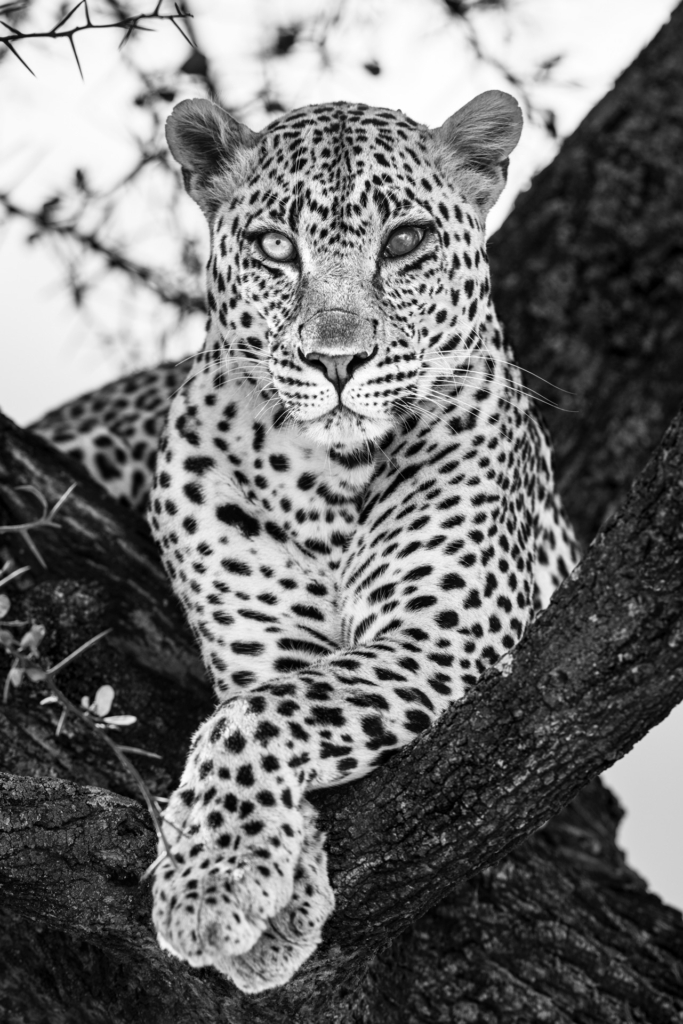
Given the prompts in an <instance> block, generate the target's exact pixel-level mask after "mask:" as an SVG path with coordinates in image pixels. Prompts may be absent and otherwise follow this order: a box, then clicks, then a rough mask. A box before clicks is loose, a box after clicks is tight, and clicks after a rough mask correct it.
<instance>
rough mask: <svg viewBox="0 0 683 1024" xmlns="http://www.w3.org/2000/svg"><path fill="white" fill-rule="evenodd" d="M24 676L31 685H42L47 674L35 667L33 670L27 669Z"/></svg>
mask: <svg viewBox="0 0 683 1024" xmlns="http://www.w3.org/2000/svg"><path fill="white" fill-rule="evenodd" d="M26 675H27V676H28V677H29V679H30V680H31V682H32V683H42V682H43V680H44V679H47V672H46V671H45V669H44V668H39V667H38V666H37V665H36V666H35V667H33V668H27V669H26ZM55 699H56V698H55Z"/></svg>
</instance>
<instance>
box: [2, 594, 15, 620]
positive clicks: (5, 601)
mask: <svg viewBox="0 0 683 1024" xmlns="http://www.w3.org/2000/svg"><path fill="white" fill-rule="evenodd" d="M11 607H12V602H11V601H10V599H9V597H8V596H7V594H0V619H4V617H5V616H6V615H7V612H8V611H9V610H10V608H11Z"/></svg>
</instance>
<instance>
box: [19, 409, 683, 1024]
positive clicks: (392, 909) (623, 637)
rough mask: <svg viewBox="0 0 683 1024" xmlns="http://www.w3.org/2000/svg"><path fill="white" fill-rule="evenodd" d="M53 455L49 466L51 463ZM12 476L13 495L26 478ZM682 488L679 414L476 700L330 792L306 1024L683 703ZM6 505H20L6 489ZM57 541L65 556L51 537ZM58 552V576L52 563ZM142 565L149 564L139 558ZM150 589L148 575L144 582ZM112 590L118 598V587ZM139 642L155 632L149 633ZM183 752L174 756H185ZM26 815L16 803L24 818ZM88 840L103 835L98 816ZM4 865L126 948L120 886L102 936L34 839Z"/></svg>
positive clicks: (42, 904) (22, 887)
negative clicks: (324, 879)
mask: <svg viewBox="0 0 683 1024" xmlns="http://www.w3.org/2000/svg"><path fill="white" fill-rule="evenodd" d="M33 444H36V445H39V442H37V441H35V440H34V439H32V438H31V437H30V435H27V434H24V433H23V432H19V431H11V430H10V429H6V430H5V431H3V433H2V437H1V438H0V465H3V466H4V465H6V464H7V459H8V452H9V453H12V452H13V451H14V450H15V449H16V446H17V445H19V446H20V447H23V450H24V452H26V450H27V448H31V446H32V445H33ZM10 457H12V456H10ZM43 457H54V456H52V453H50V452H49V450H48V451H47V452H46V453H45V455H44V456H43ZM13 461H14V468H15V470H16V467H17V465H18V464H20V463H21V462H22V461H23V462H24V463H26V457H25V455H24V458H23V460H22V459H21V458H19V459H17V457H16V456H14V457H13ZM37 462H40V458H36V457H35V456H34V458H33V460H32V464H33V469H34V471H35V465H36V463H37ZM43 470H44V471H46V467H43ZM13 478H14V480H15V482H16V480H17V478H16V473H13ZM5 479H6V477H5ZM682 480H683V414H681V415H679V416H678V417H677V418H676V420H675V422H674V423H673V424H672V426H671V428H670V430H669V431H668V432H667V434H666V436H665V438H664V440H663V442H662V444H661V445H660V447H659V449H658V450H657V452H656V454H655V455H654V456H653V459H652V460H651V462H650V463H649V464H648V466H647V468H646V470H645V471H644V473H643V474H642V475H641V477H640V478H639V479H638V480H637V481H636V484H635V485H634V487H633V489H632V492H631V495H630V497H629V499H628V501H627V502H626V504H625V506H624V508H623V510H622V511H621V512H620V514H619V515H618V517H617V518H616V519H615V520H613V521H611V522H610V523H609V524H608V526H607V527H606V529H605V531H604V532H603V533H602V534H601V535H600V537H599V539H598V540H597V541H596V543H595V544H594V545H593V547H592V548H591V550H590V552H589V553H588V555H587V557H586V559H585V561H584V562H583V563H582V566H581V567H580V569H579V570H578V572H577V573H575V575H574V577H573V578H572V580H571V581H570V582H569V583H568V584H566V585H565V586H564V587H563V588H562V590H561V591H560V592H559V594H558V595H557V597H556V599H555V600H554V601H553V604H552V605H551V608H550V609H549V611H548V612H546V613H545V614H544V615H543V616H542V617H541V619H540V620H539V621H538V622H537V623H536V624H535V625H534V626H533V627H532V628H531V629H530V630H529V632H528V633H527V635H526V636H525V638H524V640H523V641H522V642H521V644H520V645H519V646H518V647H517V648H516V649H515V651H514V652H513V655H511V656H510V657H509V658H508V659H507V660H506V663H505V664H504V665H502V666H499V667H498V668H497V669H494V670H491V671H490V672H488V673H487V674H486V676H485V677H484V678H483V679H482V680H481V682H480V683H479V684H478V685H477V687H476V690H475V692H473V693H472V694H471V695H470V696H469V697H468V698H467V699H466V700H465V701H463V702H461V703H460V704H457V705H455V706H454V707H453V709H452V710H451V711H450V712H449V713H448V714H447V715H445V716H444V717H443V718H442V719H441V720H440V721H439V722H438V723H437V724H436V725H435V726H434V728H433V729H431V730H430V731H429V732H428V733H425V734H423V735H422V736H421V737H420V738H418V740H417V741H416V742H415V743H414V744H412V745H411V746H410V747H409V748H407V749H406V750H404V751H402V752H401V753H400V754H398V755H397V756H396V757H395V758H394V759H393V761H392V763H391V765H389V766H387V767H385V768H383V769H381V770H379V771H377V772H375V773H374V774H373V775H371V776H370V777H369V778H368V779H366V780H363V781H362V782H361V783H359V784H357V785H352V786H347V787H344V788H343V789H342V790H340V791H338V792H336V793H335V792H332V793H326V794H321V795H320V796H319V797H318V799H317V802H318V803H319V805H320V807H321V809H322V817H323V825H324V827H325V828H326V829H327V830H328V834H329V844H328V845H329V851H330V860H331V866H332V869H333V880H334V884H335V888H336V891H337V894H338V911H337V913H336V915H335V918H334V920H333V922H332V924H331V926H330V928H329V929H328V931H327V941H326V943H325V946H324V948H323V949H322V950H321V951H320V952H319V954H318V956H317V957H316V958H314V960H313V961H312V962H310V963H309V964H307V965H305V966H304V968H303V969H302V970H301V972H300V973H299V975H297V977H296V978H295V979H294V981H293V982H292V983H290V985H289V986H288V988H287V995H286V998H287V1000H288V1001H289V1003H290V1005H291V1010H292V1012H293V1013H294V1012H296V1013H301V1012H303V1011H302V1007H303V1006H304V1005H305V1006H307V1007H310V1006H313V1005H314V1004H315V1005H316V1006H317V1007H318V1011H317V1012H319V1011H320V1002H319V1000H318V999H317V997H316V993H318V995H319V994H320V993H321V991H323V989H321V986H324V991H325V992H327V993H328V994H329V992H330V990H331V989H338V988H339V986H341V985H345V986H349V985H350V987H351V988H352V989H355V990H356V991H360V990H361V989H362V979H363V977H364V975H365V974H366V971H367V967H368V964H369V962H371V958H372V955H373V954H374V953H376V951H377V950H378V949H379V948H381V947H383V946H385V945H386V944H387V943H388V942H389V941H390V940H391V939H393V938H395V937H397V936H398V935H399V934H400V933H401V932H402V931H403V930H404V929H405V928H406V926H407V925H408V924H409V923H410V922H411V921H415V920H416V919H417V918H418V917H419V916H420V915H422V914H424V913H425V912H426V911H427V910H428V909H429V908H430V907H433V906H434V905H435V904H436V903H437V902H438V901H439V900H440V899H441V898H442V897H443V896H445V895H446V894H447V893H448V892H449V891H450V890H451V889H452V888H453V887H454V886H455V885H457V884H458V883H460V882H462V881H464V880H465V879H467V878H470V877H472V876H474V875H475V874H477V873H479V872H480V871H481V870H482V868H485V867H486V866H488V865H491V864H494V863H495V862H496V861H498V860H499V859H500V858H501V857H503V856H504V855H505V854H507V853H508V852H509V851H510V850H511V849H513V848H514V847H515V846H517V845H518V844H519V843H520V842H522V840H523V839H524V838H525V837H527V836H529V835H530V834H531V833H532V832H534V831H535V830H537V829H538V828H539V827H540V826H541V825H542V824H543V823H544V822H545V821H546V820H547V819H548V818H549V817H550V816H551V815H552V814H554V813H555V812H556V811H557V810H558V809H559V808H560V807H561V806H562V805H563V804H565V803H566V802H567V801H568V800H570V799H571V797H572V796H573V795H574V794H575V793H576V792H578V790H579V789H580V788H581V787H582V786H583V785H584V784H585V783H586V782H587V781H588V780H589V779H590V778H591V777H592V776H593V775H595V774H596V773H597V772H599V771H601V770H602V769H603V768H605V767H607V765H609V764H611V763H613V761H615V760H616V759H617V758H618V757H619V756H621V754H623V753H624V752H625V751H626V750H627V749H629V748H630V746H632V745H633V743H635V742H636V741H637V740H638V739H640V738H641V737H642V736H643V735H644V734H645V733H646V732H647V731H648V729H649V728H651V727H652V726H653V725H654V724H656V723H657V722H658V721H660V720H661V719H662V718H663V717H664V716H665V715H666V714H667V713H668V711H669V710H671V708H672V707H673V706H674V705H675V704H676V703H677V702H678V701H679V700H680V699H681V698H683V629H682V627H681V619H682V617H683V572H681V569H682V568H683V535H681V531H680V508H681V504H682V501H683V494H682V493H681V491H682V485H681V481H682ZM93 486H94V485H93ZM59 488H61V489H63V481H62V482H60V484H59ZM13 493H16V492H13ZM19 493H20V500H21V501H22V502H23V501H25V500H26V499H25V497H24V495H23V493H22V492H19ZM0 497H1V498H2V499H3V502H6V501H7V488H6V485H5V484H3V482H2V480H1V479H0ZM89 497H90V496H89ZM81 502H82V504H81V509H80V514H81V515H86V514H87V515H88V516H89V518H90V521H91V522H92V520H93V516H101V513H100V512H99V511H97V502H93V505H94V508H93V509H91V510H90V511H89V512H86V508H87V504H89V503H86V502H84V501H83V500H82V499H81ZM75 521H76V510H74V512H72V517H71V518H70V520H69V521H68V522H64V524H63V530H62V531H61V534H60V537H59V541H60V543H61V544H64V543H65V535H68V533H69V532H70V531H71V530H73V529H74V523H75ZM47 539H48V534H46V540H47ZM49 539H50V540H51V542H52V543H54V542H53V541H52V531H51V532H50V535H49ZM66 543H67V544H69V543H70V542H69V541H68V540H67V541H66ZM130 554H134V551H131V552H130ZM46 556H47V557H46V560H47V561H48V565H50V564H51V562H50V559H51V556H50V555H49V553H47V552H46ZM91 558H92V553H91ZM136 562H137V563H138V565H140V559H139V558H136ZM121 568H122V569H123V567H121ZM76 571H78V570H76ZM157 571H158V570H157ZM141 584H142V585H143V586H144V580H143V578H142V577H141V574H140V571H139V570H138V573H137V578H136V586H137V587H139V586H140V585H141ZM18 585H19V580H18V581H17V586H18ZM117 585H123V581H122V579H121V578H119V579H118V580H117ZM28 593H31V591H28ZM140 642H142V643H144V631H143V635H142V637H137V638H136V644H137V643H140ZM95 651H96V649H94V650H93V653H92V656H93V657H95ZM143 660H145V659H144V658H143ZM73 664H74V665H77V664H78V662H74V663H73ZM98 681H99V680H98ZM174 754H175V757H176V758H178V751H177V748H174ZM41 784H42V783H40V784H39V783H31V784H30V786H33V787H36V786H37V787H39V785H41ZM22 785H29V784H28V783H26V782H25V781H24V782H23V783H22ZM50 785H53V784H52V783H51V784H50ZM10 791H11V792H16V790H11V789H10ZM4 792H5V793H7V790H5V791H4ZM20 792H21V790H20ZM27 792H29V801H30V803H31V804H32V806H35V799H36V798H35V795H34V794H35V792H36V790H35V789H34V790H33V791H31V790H30V787H29V790H28V791H27ZM15 799H16V798H15ZM108 799H109V798H108V796H107V794H99V795H98V800H100V801H104V802H105V804H106V802H107V800H108ZM111 799H112V800H114V801H115V802H116V799H117V798H114V797H112V798H111ZM49 803H50V801H46V804H49ZM98 806H100V807H101V806H103V805H101V804H100V805H98ZM119 807H120V805H119V804H116V806H115V811H116V813H120V811H119V810H116V808H119ZM10 809H11V808H10V807H7V806H5V810H6V811H7V810H10ZM16 814H17V806H16V803H15V805H14V808H13V814H12V817H13V818H14V817H16ZM114 820H116V819H114ZM64 827H65V829H66V830H67V831H68V832H69V834H70V835H71V837H72V840H71V845H74V843H73V837H74V836H78V835H79V829H80V827H79V824H78V822H77V821H76V822H74V821H73V820H71V819H69V821H68V823H67V824H66V825H65V826H64ZM83 827H84V828H86V829H88V828H90V827H91V826H90V824H88V818H86V825H84V826H83ZM98 827H99V826H98ZM111 827H114V830H115V828H116V827H117V826H110V828H111ZM150 836H151V826H150ZM76 845H77V844H76ZM82 850H83V858H84V860H83V861H82V862H79V869H78V870H79V872H81V871H83V870H84V869H86V868H87V865H90V867H89V869H88V870H89V871H90V872H91V873H93V872H94V874H95V875H97V873H98V871H99V868H98V866H97V864H95V866H93V864H92V863H91V860H90V858H89V852H88V851H89V846H88V844H87V842H86V843H85V845H84V846H83V847H82ZM146 850H147V848H146V847H145V846H144V843H143V845H141V846H136V847H135V849H134V850H132V851H131V854H130V862H131V867H132V866H133V865H135V866H136V869H137V867H138V866H141V864H142V863H144V860H145V853H146ZM150 852H151V851H150ZM2 864H3V873H4V875H5V880H6V884H7V886H8V898H9V899H10V900H12V899H14V896H13V895H12V894H13V893H15V892H17V891H19V893H20V898H21V901H22V906H23V907H24V908H28V909H29V910H30V913H31V914H32V915H33V914H35V915H40V916H41V917H43V918H45V917H47V918H48V919H50V918H51V919H53V920H57V919H58V920H60V921H61V922H62V927H69V926H70V925H71V924H72V923H73V924H74V926H76V922H77V923H78V928H79V929H80V930H86V931H88V930H89V932H90V933H91V935H92V937H93V938H94V939H95V940H97V941H102V940H101V935H102V932H103V930H104V931H106V930H109V932H110V933H115V934H116V936H117V940H118V939H125V935H126V934H127V924H126V913H127V912H126V910H125V905H126V901H127V900H128V898H129V894H127V893H126V894H122V893H121V892H120V891H119V890H118V889H116V886H115V893H114V894H113V895H111V894H110V895H108V896H107V899H106V900H104V899H103V900H102V901H101V902H105V904H106V906H111V908H112V915H111V920H110V921H109V923H108V924H106V925H105V924H103V921H102V917H101V913H100V911H99V910H98V912H97V913H96V914H94V915H93V914H92V913H91V912H90V911H89V910H88V907H87V906H85V907H84V906H82V905H77V904H75V903H73V904H72V903H69V905H68V906H66V907H65V906H64V905H63V902H62V900H61V899H58V905H57V906H56V907H55V906H54V888H55V887H54V886H53V885H51V884H50V883H49V882H48V884H47V885H45V886H44V885H43V884H42V882H41V881H40V878H41V873H40V872H39V871H36V863H35V861H34V860H32V859H29V866H28V870H27V860H26V852H25V849H24V848H23V846H22V845H21V844H20V845H19V849H18V853H16V854H15V853H13V848H10V849H9V850H8V851H7V852H5V854H4V856H3V858H2ZM98 884H99V885H101V884H102V881H101V876H100V881H99V882H98ZM28 888H30V889H31V890H32V894H33V895H32V897H31V899H29V897H28V896H27V894H26V893H27V889H28ZM58 888H59V887H58ZM124 897H125V898H124ZM96 905H97V904H96ZM138 905H139V904H136V906H138ZM128 913H130V911H128ZM136 913H137V911H136ZM53 914H54V917H52V915H53ZM136 920H137V918H136ZM131 924H132V921H131ZM150 955H151V954H150ZM156 957H157V953H156V952H155V953H154V958H156ZM155 962H156V960H155ZM210 977H211V978H212V979H214V980H215V976H213V975H210ZM216 984H217V985H218V989H216V990H214V988H213V985H214V981H213V980H212V981H211V988H210V991H212V992H213V991H221V992H223V991H224V989H223V986H224V983H223V982H222V981H216ZM207 991H208V990H207ZM314 997H315V998H314ZM284 998H285V996H284V994H283V993H282V992H278V993H277V995H276V996H275V995H274V996H272V997H271V996H264V997H263V999H262V1000H260V1001H259V1006H260V1007H261V1010H262V1012H263V1014H264V1015H265V1016H263V1018H262V1019H263V1020H264V1021H265V1020H271V1019H272V1020H276V1019H278V1017H276V1016H273V1014H274V1013H275V1009H274V1008H275V1006H276V1005H277V1006H278V1007H279V1010H278V1013H281V1010H282V1005H283V999H284ZM238 1003H239V1004H240V1005H241V998H240V1000H238ZM249 1005H250V1006H252V1004H249ZM251 1012H252V1016H251V1017H250V1018H249V1019H250V1020H257V1019H259V1018H257V1017H255V1016H254V1015H253V1006H252V1011H251ZM307 1012H308V1011H307ZM269 1015H270V1016H269ZM234 1019H235V1020H239V1019H240V1018H239V1017H235V1018H234ZM245 1019H246V1018H245ZM301 1019H302V1020H303V1019H306V1018H305V1017H301ZM318 1019H320V1018H318Z"/></svg>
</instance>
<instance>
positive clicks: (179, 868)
mask: <svg viewBox="0 0 683 1024" xmlns="http://www.w3.org/2000/svg"><path fill="white" fill-rule="evenodd" d="M232 711H233V713H232V714H231V715H230V718H229V720H228V726H227V727H225V728H222V729H221V728H218V727H217V720H216V719H215V718H214V719H213V720H210V722H209V723H208V724H207V726H205V727H202V729H201V730H200V731H199V733H198V734H197V737H196V739H195V743H194V747H193V751H192V753H191V756H190V759H189V761H188V765H187V768H186V771H185V773H184V775H183V780H182V784H181V786H180V789H178V790H177V791H176V792H175V793H174V794H173V796H172V797H171V799H170V801H169V805H168V809H167V811H166V814H165V815H164V826H163V828H164V836H165V839H166V843H167V844H168V847H169V848H170V856H167V857H166V858H165V859H164V860H163V861H162V862H161V863H160V865H159V867H158V868H157V870H156V874H155V878H154V887H153V889H154V910H153V918H154V924H155V926H156V929H157V935H158V938H159V942H160V944H161V945H162V948H164V949H166V950H168V951H169V952H171V953H173V954H175V955H176V956H178V957H180V958H181V959H183V960H186V961H187V962H188V963H190V964H191V965H192V966H193V967H208V966H213V967H216V968H217V969H218V970H219V971H221V972H222V973H224V974H227V975H228V976H229V977H231V978H233V980H234V981H235V983H236V984H237V985H238V986H239V987H240V988H243V989H244V991H250V992H256V991H260V990H261V989H263V988H270V987H272V986H274V985H278V984H282V983H283V982H284V981H286V980H287V979H288V978H290V977H291V975H292V974H293V973H294V971H295V970H296V969H297V968H298V967H299V966H300V965H301V963H303V961H304V960H305V959H306V957H307V956H309V955H310V953H311V952H312V951H313V949H314V948H315V946H316V945H317V944H318V942H319V939H320V930H321V928H322V924H323V922H324V921H325V919H326V918H327V917H328V915H329V913H330V912H331V909H332V906H333V903H334V897H333V896H332V892H331V889H330V887H329V883H328V881H327V874H326V863H325V854H324V851H323V848H322V844H323V840H322V838H321V836H320V834H319V833H318V831H317V829H316V828H315V815H314V811H313V809H312V808H311V807H310V805H308V804H307V803H306V802H305V801H304V800H302V798H301V792H300V789H301V787H300V783H299V780H298V776H297V775H296V773H294V772H293V771H292V770H291V769H289V768H288V767H287V766H286V765H285V764H284V763H283V762H284V759H282V760H281V761H279V762H278V767H277V769H276V770H275V771H274V772H273V775H272V777H268V776H264V775H259V772H258V770H257V758H259V757H261V756H262V755H261V752H260V751H254V749H253V747H251V745H250V744H249V743H248V742H246V738H245V737H248V734H249V731H250V722H249V719H248V716H239V715H237V714H236V713H235V709H232ZM237 719H239V721H237ZM218 724H219V725H220V716H219V718H218ZM209 726H210V727H209ZM237 748H239V749H237ZM269 756H270V755H269ZM162 852H163V847H162V844H161V843H160V853H162ZM252 950H253V951H254V952H253V954H252V956H251V959H249V960H245V961H244V962H243V963H240V962H238V961H240V959H241V958H243V957H245V955H247V954H249V953H250V952H251V951H252Z"/></svg>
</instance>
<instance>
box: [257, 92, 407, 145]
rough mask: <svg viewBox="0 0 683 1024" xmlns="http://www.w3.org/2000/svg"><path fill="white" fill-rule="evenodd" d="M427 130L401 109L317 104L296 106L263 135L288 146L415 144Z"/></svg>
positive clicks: (358, 104)
mask: <svg viewBox="0 0 683 1024" xmlns="http://www.w3.org/2000/svg"><path fill="white" fill-rule="evenodd" d="M426 131H427V129H426V128H425V127H424V125H420V124H418V123H417V122H416V121H413V120H412V118H410V117H408V116H407V115H406V114H404V113H403V112H402V111H400V110H388V109H386V108H384V107H370V106H367V105H366V104H364V103H345V102H337V103H319V104H314V105H312V106H308V107H298V108H297V109H296V110H292V111H290V112H289V113H287V114H284V115H283V116H282V117H280V118H278V119H277V120H276V121H273V122H271V124H270V125H268V127H267V128H266V129H265V130H264V131H263V132H262V135H263V136H264V137H265V138H267V139H269V140H272V141H275V140H278V141H279V142H281V143H284V144H287V143H289V144H290V145H292V144H294V145H295V144H297V143H301V142H302V141H304V140H305V141H307V142H309V143H310V145H312V146H323V145H324V144H325V142H326V141H327V143H329V144H330V145H336V146H339V145H342V146H345V147H348V146H349V145H356V144H363V143H364V142H368V141H371V140H375V139H377V138H385V139H386V140H387V141H389V140H393V141H394V142H396V143H399V142H400V143H405V142H407V141H409V140H411V139H412V140H413V141H415V142H418V141H419V140H420V139H422V138H423V137H424V135H425V133H426Z"/></svg>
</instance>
